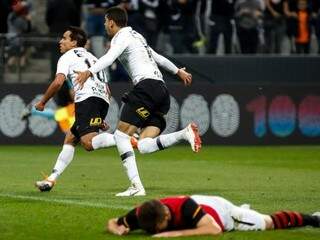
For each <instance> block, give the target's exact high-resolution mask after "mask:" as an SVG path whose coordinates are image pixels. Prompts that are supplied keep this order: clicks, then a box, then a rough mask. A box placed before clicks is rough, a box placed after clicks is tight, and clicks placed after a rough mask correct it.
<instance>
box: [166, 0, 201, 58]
mask: <svg viewBox="0 0 320 240" xmlns="http://www.w3.org/2000/svg"><path fill="white" fill-rule="evenodd" d="M196 4H197V1H195V0H189V1H188V0H170V1H168V8H169V20H168V30H169V34H170V43H171V46H172V48H173V53H195V52H196V49H195V48H194V47H193V43H194V42H195V41H196V40H198V38H199V36H198V34H197V29H196V22H195V12H196V11H195V9H196V7H197V5H196Z"/></svg>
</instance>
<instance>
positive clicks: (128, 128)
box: [117, 120, 138, 136]
mask: <svg viewBox="0 0 320 240" xmlns="http://www.w3.org/2000/svg"><path fill="white" fill-rule="evenodd" d="M117 129H118V130H119V131H121V132H123V133H125V134H127V135H129V136H132V135H133V134H134V133H135V132H136V131H137V129H138V128H137V127H136V126H134V125H132V124H130V123H127V122H123V121H121V120H120V121H119V123H118V126H117Z"/></svg>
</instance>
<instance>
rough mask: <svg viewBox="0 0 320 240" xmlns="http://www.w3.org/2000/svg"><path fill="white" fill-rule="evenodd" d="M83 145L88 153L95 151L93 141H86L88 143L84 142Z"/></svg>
mask: <svg viewBox="0 0 320 240" xmlns="http://www.w3.org/2000/svg"><path fill="white" fill-rule="evenodd" d="M81 143H82V146H83V148H84V149H85V150H86V151H88V152H90V151H93V150H94V149H93V147H92V141H91V140H86V141H83V142H81Z"/></svg>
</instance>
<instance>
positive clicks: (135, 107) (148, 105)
mask: <svg viewBox="0 0 320 240" xmlns="http://www.w3.org/2000/svg"><path fill="white" fill-rule="evenodd" d="M127 20H128V19H127V13H126V11H125V10H124V9H122V8H120V7H112V8H109V9H108V10H107V11H106V17H105V28H106V31H107V34H108V35H109V37H110V38H112V40H111V45H110V49H109V50H108V52H107V53H106V54H105V55H104V56H102V57H101V58H100V59H99V60H98V61H97V62H96V63H95V64H94V65H93V66H92V67H90V68H89V69H88V70H87V71H82V72H80V71H79V72H77V73H78V76H77V79H76V81H77V82H78V84H79V86H80V87H81V86H82V85H83V84H84V83H85V82H86V80H87V79H88V78H89V77H90V76H92V75H94V74H96V73H97V72H99V71H101V70H102V69H104V68H106V67H107V66H110V65H111V64H112V63H113V62H114V61H115V60H116V59H118V60H119V61H120V62H121V63H122V65H123V66H124V68H125V69H126V70H127V72H128V74H129V76H130V78H131V79H132V83H133V85H134V88H133V89H132V90H131V91H130V92H129V93H128V94H126V95H125V96H124V98H123V99H124V102H125V104H124V106H123V108H122V111H121V115H120V121H119V123H118V127H117V130H116V131H115V133H114V137H115V141H116V145H117V148H118V151H119V154H120V156H121V159H122V163H123V166H124V168H125V169H126V173H127V175H128V177H129V179H130V181H131V186H130V187H129V188H128V189H127V190H126V191H124V192H121V193H118V194H117V196H142V195H145V189H144V187H143V185H142V183H141V180H140V177H139V173H138V169H137V165H136V160H135V155H134V151H133V148H132V146H131V144H130V137H131V136H132V135H133V134H134V133H135V132H136V130H137V129H138V128H141V129H142V132H141V134H140V138H139V141H138V144H137V148H138V150H139V151H140V153H151V152H155V151H158V150H163V149H164V148H167V147H169V146H171V145H173V144H175V143H177V142H179V141H181V140H187V141H189V143H190V144H191V148H192V150H193V151H194V152H198V151H199V149H200V147H201V140H200V137H199V133H198V128H197V126H196V125H195V124H194V123H191V124H189V125H188V126H187V127H186V128H185V129H183V130H181V131H178V132H175V133H171V134H166V135H160V136H159V134H160V133H161V132H162V131H163V130H164V129H165V126H166V121H165V119H164V115H165V114H167V112H168V111H169V108H170V95H169V92H168V90H167V87H166V85H165V82H164V80H163V77H162V74H161V72H160V70H159V68H158V65H159V66H161V67H163V68H164V69H166V70H167V71H169V72H170V73H172V74H174V75H177V76H178V77H179V78H180V79H181V80H182V82H183V83H184V84H185V85H190V84H191V81H192V75H191V74H190V73H188V72H186V71H185V69H184V68H180V69H178V68H177V67H176V66H175V65H174V64H173V63H172V62H171V61H169V60H168V59H167V58H165V57H163V56H161V55H159V54H158V53H156V52H155V51H154V50H153V49H152V48H150V47H149V46H148V44H147V42H146V40H145V38H144V37H143V36H142V35H141V34H139V33H138V32H136V31H134V30H133V29H132V28H131V27H127ZM158 136H159V137H158Z"/></svg>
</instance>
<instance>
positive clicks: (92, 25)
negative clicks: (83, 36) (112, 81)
mask: <svg viewBox="0 0 320 240" xmlns="http://www.w3.org/2000/svg"><path fill="white" fill-rule="evenodd" d="M117 3H119V1H118V0H102V1H101V0H85V1H84V4H83V6H84V7H85V9H86V11H85V30H86V32H87V33H88V37H89V39H90V42H91V50H92V52H93V53H94V55H96V56H97V57H101V56H102V55H103V54H104V53H105V51H106V50H105V39H104V36H105V32H104V25H103V22H104V15H105V11H106V10H107V8H109V7H112V6H114V5H116V4H117Z"/></svg>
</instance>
